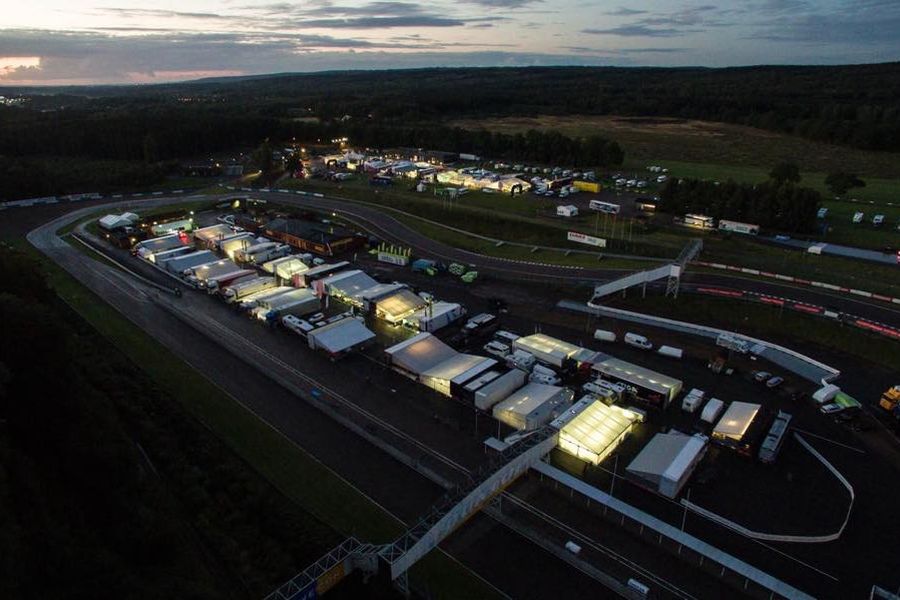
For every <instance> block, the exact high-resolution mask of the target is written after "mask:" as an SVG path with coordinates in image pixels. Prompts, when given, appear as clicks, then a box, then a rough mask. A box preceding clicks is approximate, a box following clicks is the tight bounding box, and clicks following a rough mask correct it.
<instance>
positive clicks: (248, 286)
mask: <svg viewBox="0 0 900 600" xmlns="http://www.w3.org/2000/svg"><path fill="white" fill-rule="evenodd" d="M276 285H277V284H276V282H275V278H274V277H249V278H247V279H243V280H241V281H238V282H237V283H233V284H231V285H229V286H227V287H224V288H221V294H222V297H223V298H225V302H227V303H228V304H232V303H234V302H238V301H240V300H242V299H243V298H246V297H247V296H249V295H251V294H255V293H257V292H262V291H263V290H269V289H272V288H274V287H275V286H276Z"/></svg>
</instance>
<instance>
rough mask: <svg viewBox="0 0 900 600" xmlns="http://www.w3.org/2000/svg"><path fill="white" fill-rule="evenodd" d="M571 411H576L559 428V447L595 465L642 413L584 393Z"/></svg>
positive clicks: (619, 442) (623, 437) (628, 430)
mask: <svg viewBox="0 0 900 600" xmlns="http://www.w3.org/2000/svg"><path fill="white" fill-rule="evenodd" d="M572 410H573V411H579V410H580V412H577V414H576V415H575V416H574V417H572V418H571V419H570V420H569V421H568V423H566V424H565V425H563V427H562V428H561V429H560V430H559V442H558V445H559V448H560V449H561V450H563V451H565V452H568V453H569V454H571V455H573V456H576V457H578V458H580V459H582V460H584V461H587V462H589V463H591V464H594V465H597V464H600V462H602V461H603V459H604V458H606V457H607V456H608V455H609V453H610V452H612V451H613V450H615V449H616V447H617V446H618V445H619V444H621V443H622V442H623V441H624V440H625V438H626V437H627V435H628V434H629V433H630V432H631V430H632V428H633V427H634V424H635V423H636V422H638V421H639V420H640V419H641V416H640V415H639V414H638V413H636V412H633V411H630V410H628V409H625V408H621V407H619V406H615V405H612V406H607V405H606V404H604V403H603V402H601V401H600V400H595V399H593V398H591V397H585V398H582V399H581V400H579V401H578V403H576V404H575V405H574V406H573V407H572Z"/></svg>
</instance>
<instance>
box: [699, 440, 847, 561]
mask: <svg viewBox="0 0 900 600" xmlns="http://www.w3.org/2000/svg"><path fill="white" fill-rule="evenodd" d="M794 437H795V438H796V439H797V441H798V442H800V444H801V445H802V446H803V447H804V448H806V449H807V450H808V451H809V453H810V454H812V455H813V456H814V457H815V458H816V459H817V460H818V461H819V462H820V463H822V465H823V466H824V467H825V468H826V469H828V470H829V471H830V472H831V474H832V475H834V476H835V478H837V480H838V481H840V482H841V485H843V486H844V489H846V490H847V493H848V494H849V495H850V504H849V505H848V506H847V513H846V514H845V515H844V521H843V523H841V526H840V527H839V528H838V530H837V531H835V532H834V533H828V534H825V535H784V534H777V533H761V532H758V531H752V530H750V529H747V528H746V527H744V526H743V525H739V524H737V523H735V522H734V521H731V520H730V519H726V518H725V517H723V516H721V515H718V514H716V513H714V512H712V511H709V510H706V509H705V508H702V507H700V506H697V505H696V504H694V503H693V502H691V501H689V500H685V499H684V498H682V499H681V504H682V505H683V506H686V507H687V508H688V509H689V510H691V511H693V512H695V513H697V514H698V515H701V516H703V517H705V518H707V519H709V520H710V521H715V522H716V523H718V524H719V525H722V526H723V527H727V528H728V529H733V530H734V531H737V532H738V533H740V534H741V535H743V536H745V537H749V538H753V539H755V540H764V541H767V542H789V543H795V544H823V543H825V542H833V541H835V540H836V539H838V538H840V537H841V535H842V534H843V533H844V529H846V528H847V523H848V522H849V521H850V513H851V512H853V503H854V502H855V501H856V493H855V492H854V491H853V486H852V485H850V482H849V481H847V478H846V477H844V476H843V475H842V474H841V472H840V471H838V470H837V469H836V468H835V467H834V465H832V464H831V463H830V462H828V459H826V458H825V457H824V456H822V455H821V454H820V453H819V452H818V450H816V449H815V448H813V447H812V446H810V445H809V442H807V441H806V440H805V439H803V437H802V436H801V435H800V434H799V433H797V432H794Z"/></svg>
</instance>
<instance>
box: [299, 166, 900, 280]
mask: <svg viewBox="0 0 900 600" xmlns="http://www.w3.org/2000/svg"><path fill="white" fill-rule="evenodd" d="M293 185H295V186H297V187H300V188H304V189H311V190H315V191H320V192H323V193H326V194H329V195H332V196H342V197H346V198H348V199H352V200H361V201H364V202H370V203H374V204H379V205H382V206H384V207H386V208H393V209H399V210H403V211H405V212H408V213H411V214H413V215H416V216H419V217H423V218H426V219H429V220H431V221H435V222H438V223H441V224H444V225H449V226H452V227H456V228H458V229H462V230H464V231H468V232H471V233H477V234H480V235H484V236H488V237H493V238H497V239H504V240H509V241H518V242H523V243H527V244H538V245H545V246H554V247H560V248H573V249H582V250H583V249H585V248H584V247H582V246H580V245H576V244H570V243H568V242H566V240H565V237H564V232H565V230H566V229H567V228H570V227H572V226H573V223H577V222H573V221H567V222H565V223H563V222H553V221H548V220H546V219H541V218H536V217H531V216H525V215H522V214H521V213H510V212H506V210H505V208H506V206H507V205H509V204H512V203H518V202H528V201H529V200H527V199H525V198H521V199H520V198H510V197H507V196H501V195H499V194H492V195H489V194H477V193H474V192H473V193H469V194H466V195H465V196H463V197H462V198H463V199H466V198H471V197H473V196H474V197H478V196H483V197H484V198H480V197H478V198H477V201H475V202H477V203H478V204H479V205H475V204H474V203H472V204H469V205H464V204H462V201H460V203H459V204H456V203H454V206H455V208H453V209H450V208H449V205H448V204H447V203H446V202H442V201H441V200H440V199H436V198H434V197H433V196H431V195H429V194H417V193H415V192H409V191H406V190H403V189H388V190H384V189H379V190H378V193H375V190H373V189H372V188H371V187H369V186H368V185H366V184H365V183H364V181H362V180H361V179H360V180H358V181H356V182H354V183H353V184H352V185H350V184H348V183H345V184H343V185H340V186H337V185H336V184H334V183H332V182H327V181H321V180H318V181H309V182H295V183H294V184H293ZM495 199H496V200H497V201H498V202H497V203H496V204H495V205H494V206H493V210H492V207H491V205H490V204H489V203H491V202H493V201H494V200H495ZM470 202H473V201H471V200H470ZM482 203H483V204H482ZM405 222H406V223H407V224H408V225H410V226H412V227H414V228H415V229H417V230H418V231H420V232H422V233H424V234H425V235H429V236H431V237H433V238H434V239H437V240H440V241H442V242H444V243H447V244H451V245H454V246H457V247H460V248H464V249H466V250H472V251H474V252H480V253H482V254H488V255H491V256H500V257H505V258H516V259H520V260H541V261H542V262H548V263H558V264H568V265H578V266H597V263H596V262H594V261H595V259H593V258H590V257H579V258H575V257H574V256H571V255H570V256H565V255H564V254H563V253H552V252H544V253H543V254H542V255H531V254H530V253H529V252H528V251H527V250H524V249H521V248H518V249H517V248H513V247H508V248H503V247H502V246H501V247H500V248H497V247H495V246H494V245H493V244H491V243H489V242H484V241H482V240H477V239H474V238H471V237H469V236H465V235H462V234H459V233H455V232H452V231H448V230H446V229H444V228H440V227H434V226H433V225H428V224H427V223H424V222H422V221H420V220H418V219H412V220H409V221H405ZM577 229H580V230H581V231H583V232H585V233H593V227H592V226H591V224H590V219H589V218H588V220H587V221H585V222H582V223H581V226H580V227H577ZM601 233H602V232H601ZM692 237H698V232H696V231H693V230H689V229H686V228H678V227H667V228H662V227H660V228H658V229H651V230H650V231H649V232H648V233H645V234H644V233H639V232H638V233H635V234H634V235H633V237H632V239H633V240H634V241H633V242H630V243H628V242H624V243H618V244H614V245H613V246H612V247H611V248H610V249H609V251H610V252H612V253H619V254H640V255H649V256H659V257H674V256H676V255H677V254H678V252H679V251H680V250H681V248H682V247H683V246H684V244H685V243H687V241H688V240H689V239H690V238H692ZM702 237H703V239H704V251H703V254H702V257H703V259H704V260H707V261H711V262H723V263H726V264H733V265H739V266H746V267H750V268H757V269H763V270H769V271H774V272H777V273H782V274H785V275H794V276H797V277H804V278H807V279H816V280H818V281H824V282H826V283H834V284H842V285H847V286H851V287H859V288H862V289H866V290H869V291H873V292H883V293H890V294H892V295H893V294H896V293H897V290H898V289H900V269H898V268H896V267H894V266H892V265H879V264H875V263H868V262H863V261H856V260H850V259H845V258H839V257H833V256H812V255H809V254H807V253H803V252H799V251H796V250H789V249H782V248H777V247H773V246H768V245H764V244H759V243H755V242H753V241H751V240H745V239H741V238H740V237H739V236H731V237H730V238H725V237H723V236H720V235H719V234H716V233H710V234H706V235H704V236H702ZM529 257H530V258H529ZM615 261H618V259H615ZM628 263H631V264H634V266H635V267H636V268H645V267H646V266H647V265H652V264H653V263H650V262H644V263H641V261H625V262H623V263H622V264H623V265H624V264H628ZM614 264H616V262H614V259H609V262H607V259H604V260H603V263H602V265H603V266H606V265H609V266H610V267H611V268H616V267H613V265H614ZM622 268H628V267H624V266H623V267H622Z"/></svg>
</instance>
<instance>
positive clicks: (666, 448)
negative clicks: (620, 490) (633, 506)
mask: <svg viewBox="0 0 900 600" xmlns="http://www.w3.org/2000/svg"><path fill="white" fill-rule="evenodd" d="M706 450H707V442H706V439H705V438H702V437H699V436H689V435H684V434H682V433H677V432H673V433H657V434H656V435H655V436H653V439H651V440H650V442H649V443H648V444H647V445H646V446H644V449H643V450H641V452H640V454H638V455H637V456H636V457H635V458H634V460H632V461H631V463H629V465H628V467H626V470H627V471H628V472H629V473H631V474H633V475H635V476H636V477H638V478H640V479H641V480H643V481H645V482H647V483H649V484H651V486H652V487H653V489H655V490H657V491H658V492H659V493H660V494H662V495H663V496H666V497H668V498H675V497H676V496H678V494H679V493H680V492H681V489H682V488H683V487H684V485H685V484H686V483H687V482H688V479H690V477H691V475H692V474H693V472H694V469H696V468H697V465H698V464H699V463H700V461H701V460H702V459H703V457H704V456H705V455H706Z"/></svg>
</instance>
